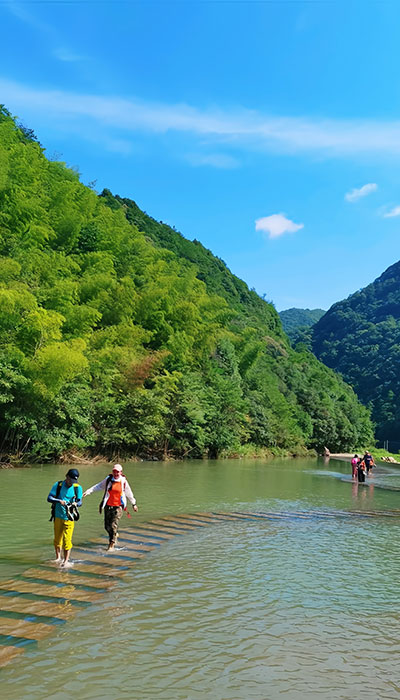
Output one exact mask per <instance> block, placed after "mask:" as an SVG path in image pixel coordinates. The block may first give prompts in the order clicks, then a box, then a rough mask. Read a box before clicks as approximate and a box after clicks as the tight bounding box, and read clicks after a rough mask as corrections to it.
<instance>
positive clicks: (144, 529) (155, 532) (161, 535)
mask: <svg viewBox="0 0 400 700" xmlns="http://www.w3.org/2000/svg"><path fill="white" fill-rule="evenodd" d="M124 532H125V531H124ZM128 532H129V533H132V535H141V536H142V537H154V538H156V537H157V539H158V540H171V539H172V538H173V535H170V534H168V532H165V531H163V530H161V529H160V528H156V527H155V526H154V525H153V526H151V525H140V526H139V527H137V528H131V529H130V530H129V531H128Z"/></svg>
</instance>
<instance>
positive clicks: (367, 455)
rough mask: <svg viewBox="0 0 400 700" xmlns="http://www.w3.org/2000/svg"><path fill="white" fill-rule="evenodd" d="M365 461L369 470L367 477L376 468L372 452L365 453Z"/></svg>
mask: <svg viewBox="0 0 400 700" xmlns="http://www.w3.org/2000/svg"><path fill="white" fill-rule="evenodd" d="M363 459H364V463H365V466H366V468H367V475H368V474H369V473H370V471H371V470H372V467H374V466H375V462H374V458H373V456H372V454H371V453H370V452H365V454H364V457H363Z"/></svg>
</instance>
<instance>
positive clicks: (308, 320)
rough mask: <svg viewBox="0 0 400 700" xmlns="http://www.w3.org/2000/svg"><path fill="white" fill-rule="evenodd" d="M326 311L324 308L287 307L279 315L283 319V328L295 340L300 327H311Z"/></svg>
mask: <svg viewBox="0 0 400 700" xmlns="http://www.w3.org/2000/svg"><path fill="white" fill-rule="evenodd" d="M324 313H325V311H324V310H323V309H296V308H292V309H286V310H285V311H280V312H279V316H280V318H281V321H282V326H283V330H284V331H285V333H287V335H288V336H289V338H290V340H292V341H293V340H294V339H295V337H296V335H297V331H298V330H299V329H302V330H303V329H305V328H310V327H311V326H313V325H314V323H317V321H319V319H320V318H321V316H323V315H324Z"/></svg>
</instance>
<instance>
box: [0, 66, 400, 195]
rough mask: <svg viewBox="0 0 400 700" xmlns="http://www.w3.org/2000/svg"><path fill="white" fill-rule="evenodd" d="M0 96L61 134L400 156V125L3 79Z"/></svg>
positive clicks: (308, 151) (267, 148) (8, 104)
mask: <svg viewBox="0 0 400 700" xmlns="http://www.w3.org/2000/svg"><path fill="white" fill-rule="evenodd" d="M71 55H72V54H71ZM0 94H1V100H2V102H3V103H4V104H6V105H7V106H8V108H9V109H10V110H11V111H16V110H19V111H20V113H23V112H24V111H25V112H26V113H27V114H28V115H31V114H32V113H34V114H35V115H39V116H40V118H42V119H43V120H46V119H47V120H52V125H53V126H54V123H55V122H54V119H55V118H57V119H58V120H59V121H60V120H61V118H62V125H61V121H60V129H63V130H65V128H66V125H67V124H68V122H70V123H71V122H76V121H77V120H80V122H81V123H82V125H83V126H84V128H85V129H86V131H87V133H88V134H90V132H91V130H92V128H93V123H95V124H98V125H102V126H107V127H111V128H112V129H123V130H127V131H130V132H132V131H142V132H147V133H165V132H168V131H175V132H180V133H186V134H192V135H193V136H195V137H204V136H207V139H208V141H209V142H210V141H211V140H213V141H214V142H217V143H218V144H219V147H221V144H222V145H223V144H224V143H229V144H230V145H231V146H232V145H233V146H234V147H235V148H236V149H242V150H243V149H252V150H255V149H256V150H257V151H261V150H274V151H278V152H284V153H316V154H322V155H325V156H334V157H338V156H352V157H353V156H354V155H357V154H367V153H368V154H371V153H376V154H378V155H387V156H391V157H392V156H393V155H397V156H398V155H400V121H399V122H395V121H393V122H379V121H363V120H357V119H354V120H347V121H344V120H334V119H316V118H314V119H313V118H307V117H305V118H298V117H290V116H278V117H277V116H275V117H273V116H270V115H268V114H262V113H260V112H256V111H252V110H246V109H243V108H239V109H235V110H231V111H222V110H218V109H198V108H196V107H192V106H190V105H186V104H163V103H152V102H146V101H144V100H140V99H137V98H127V97H118V96H103V95H85V94H78V93H73V92H63V91H61V90H40V89H35V88H32V87H28V86H25V85H22V84H19V83H16V82H12V81H9V80H6V79H1V78H0ZM25 118H26V117H25ZM370 186H371V185H368V186H367V187H370ZM373 186H374V187H376V185H373ZM362 189H363V188H361V190H362ZM354 192H355V191H354ZM349 196H352V193H349ZM349 201H355V200H354V199H353V200H349Z"/></svg>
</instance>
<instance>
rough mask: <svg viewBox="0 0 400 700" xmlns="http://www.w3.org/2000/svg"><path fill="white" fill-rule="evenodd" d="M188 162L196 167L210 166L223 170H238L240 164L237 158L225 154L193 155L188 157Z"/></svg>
mask: <svg viewBox="0 0 400 700" xmlns="http://www.w3.org/2000/svg"><path fill="white" fill-rule="evenodd" d="M186 160H187V161H188V162H189V163H191V165H194V166H204V165H205V166H210V167H212V168H221V169H227V170H230V169H232V168H237V167H238V166H239V165H240V164H239V161H238V160H237V159H236V158H233V157H232V156H230V155H227V154H225V153H208V154H201V153H191V154H189V155H187V157H186Z"/></svg>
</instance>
